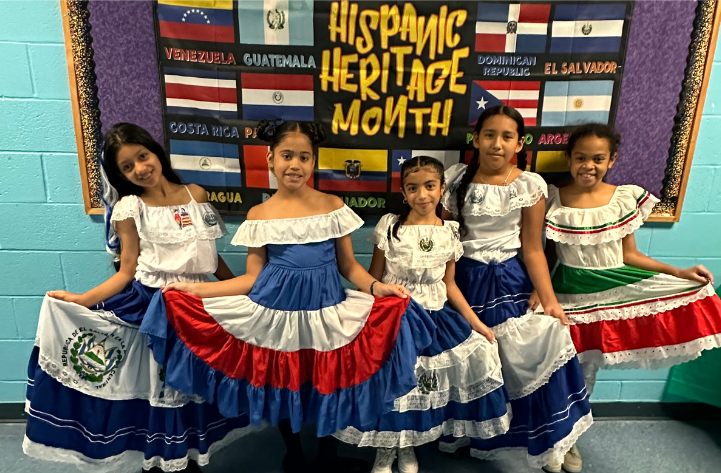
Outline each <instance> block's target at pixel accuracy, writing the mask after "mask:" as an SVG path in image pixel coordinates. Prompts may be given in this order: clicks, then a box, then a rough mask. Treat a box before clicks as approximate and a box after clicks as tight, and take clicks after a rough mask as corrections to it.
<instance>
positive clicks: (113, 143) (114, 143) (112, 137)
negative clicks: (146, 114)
mask: <svg viewBox="0 0 721 473" xmlns="http://www.w3.org/2000/svg"><path fill="white" fill-rule="evenodd" d="M125 145H141V146H144V147H145V148H147V149H148V151H150V152H151V153H153V154H155V155H156V156H157V157H158V161H160V166H161V170H162V173H163V176H165V178H166V179H167V180H168V181H169V182H172V183H173V184H182V183H183V181H182V180H181V179H180V177H179V176H178V175H177V174H176V173H175V171H174V170H173V167H172V166H171V165H170V160H169V159H168V155H167V154H166V153H165V150H164V149H163V147H162V146H160V143H158V142H157V141H155V139H153V137H152V136H150V133H148V132H147V131H146V130H145V129H143V128H142V127H139V126H138V125H135V124H133V123H116V124H115V125H113V127H112V128H110V130H108V132H107V133H105V136H104V139H103V157H102V160H101V164H102V166H103V170H104V171H105V175H106V176H107V178H108V183H109V184H110V185H111V186H112V187H114V188H115V190H116V191H117V193H118V195H117V198H118V200H119V199H121V198H123V197H125V196H126V195H142V193H143V188H142V187H140V186H136V185H135V184H133V183H132V182H130V181H129V180H128V179H127V178H126V177H125V176H124V175H123V173H122V172H121V171H120V167H119V166H118V152H119V151H120V148H122V147H123V146H125ZM106 190H107V189H106ZM104 194H105V192H104ZM103 199H104V198H103ZM106 205H107V210H106V215H105V242H106V245H107V247H108V249H109V250H112V251H115V253H116V255H117V256H116V258H115V261H114V263H113V264H114V266H115V270H116V271H118V270H119V269H120V261H119V257H120V252H121V246H120V242H119V241H118V237H117V235H115V233H114V230H113V228H112V223H111V218H112V215H113V209H112V206H113V205H115V202H106Z"/></svg>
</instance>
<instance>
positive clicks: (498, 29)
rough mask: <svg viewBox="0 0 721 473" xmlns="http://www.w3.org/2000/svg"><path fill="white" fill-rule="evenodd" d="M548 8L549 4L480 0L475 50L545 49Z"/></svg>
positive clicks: (542, 50)
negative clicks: (482, 0) (481, 0)
mask: <svg viewBox="0 0 721 473" xmlns="http://www.w3.org/2000/svg"><path fill="white" fill-rule="evenodd" d="M550 12H551V5H549V4H535V3H524V4H522V5H521V4H518V3H510V4H509V3H479V4H478V15H477V17H476V19H477V21H476V51H479V52H491V53H542V52H544V51H545V50H546V33H547V30H548V15H549V14H550Z"/></svg>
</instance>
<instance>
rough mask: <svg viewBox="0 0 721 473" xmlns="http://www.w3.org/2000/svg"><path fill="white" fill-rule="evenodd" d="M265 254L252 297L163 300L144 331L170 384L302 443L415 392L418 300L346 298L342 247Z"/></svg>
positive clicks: (427, 331) (422, 327) (284, 248)
mask: <svg viewBox="0 0 721 473" xmlns="http://www.w3.org/2000/svg"><path fill="white" fill-rule="evenodd" d="M266 249H267V252H268V263H267V264H266V266H265V267H264V268H263V270H262V271H261V273H260V274H259V276H258V279H257V280H256V282H255V285H254V286H253V289H252V291H251V293H250V294H249V295H248V296H229V297H216V298H206V299H201V298H199V297H195V296H192V295H189V294H185V293H180V292H174V291H170V292H167V293H166V294H165V295H164V296H165V298H164V299H163V297H162V296H160V295H156V296H155V298H154V300H153V302H152V303H151V307H150V309H149V311H148V316H147V317H146V318H145V319H144V321H143V324H142V328H141V330H142V331H143V332H145V333H147V334H148V336H149V339H150V343H151V347H152V350H153V354H154V356H155V359H156V360H157V361H158V362H159V363H161V364H165V366H166V369H167V371H166V375H165V381H166V383H167V385H168V386H170V387H171V388H173V389H175V390H177V391H179V392H181V393H183V394H186V395H192V396H200V397H202V398H203V399H205V400H206V401H208V402H210V403H213V404H214V405H217V406H218V408H219V409H220V412H221V413H222V414H223V415H225V416H227V417H231V418H232V417H236V416H238V415H239V414H241V413H247V414H248V416H249V418H250V422H251V423H253V424H260V423H261V422H262V421H264V420H265V421H268V422H270V423H271V424H273V425H276V424H278V422H280V421H282V420H284V419H289V420H290V424H291V426H292V429H293V431H294V432H297V431H299V430H300V428H301V426H302V425H303V424H304V423H312V424H315V425H316V429H317V435H318V436H326V435H331V434H333V433H334V432H336V431H337V430H340V429H345V428H347V427H349V426H354V427H357V428H362V427H363V426H366V425H369V424H372V423H374V422H376V421H377V419H378V418H379V417H380V416H382V415H383V414H385V413H386V412H390V411H391V410H392V409H393V403H394V400H395V399H396V398H398V397H400V396H403V395H405V394H407V393H408V392H410V391H411V390H413V389H414V388H415V387H416V385H417V379H416V376H415V372H414V367H415V363H416V357H417V356H418V355H419V354H420V353H421V352H422V350H423V349H424V348H425V347H426V346H428V345H429V344H430V343H431V341H432V333H433V330H434V329H435V326H434V324H433V321H432V320H431V318H430V317H429V316H428V314H427V313H426V312H425V310H423V308H422V307H421V306H419V305H418V304H417V303H416V302H414V301H412V300H411V299H410V298H409V299H401V298H397V297H389V298H374V297H373V296H370V295H367V294H363V293H360V292H357V291H350V290H345V289H344V288H343V286H342V284H341V279H340V275H339V273H338V267H337V265H336V260H335V242H334V240H328V241H325V242H320V243H308V244H292V245H267V246H266ZM166 313H167V318H166V317H165V314H166Z"/></svg>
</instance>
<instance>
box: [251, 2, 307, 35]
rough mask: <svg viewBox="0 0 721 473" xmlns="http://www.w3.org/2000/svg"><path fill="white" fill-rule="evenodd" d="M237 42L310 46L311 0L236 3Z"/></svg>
mask: <svg viewBox="0 0 721 473" xmlns="http://www.w3.org/2000/svg"><path fill="white" fill-rule="evenodd" d="M238 20H239V23H238V25H239V29H240V42H241V43H243V44H278V45H290V46H313V1H312V0H290V1H288V0H265V1H258V0H253V1H248V0H242V1H240V2H238Z"/></svg>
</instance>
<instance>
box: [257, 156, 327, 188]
mask: <svg viewBox="0 0 721 473" xmlns="http://www.w3.org/2000/svg"><path fill="white" fill-rule="evenodd" d="M267 155H268V147H267V146H263V145H243V164H244V166H245V185H246V187H256V188H261V189H277V188H278V180H277V179H276V177H275V175H274V174H273V173H272V172H270V169H268V161H266V159H265V157H266V156H267ZM307 184H308V185H309V186H310V187H313V177H312V176H311V178H310V179H309V180H308V182H307Z"/></svg>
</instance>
